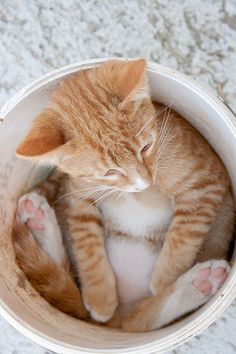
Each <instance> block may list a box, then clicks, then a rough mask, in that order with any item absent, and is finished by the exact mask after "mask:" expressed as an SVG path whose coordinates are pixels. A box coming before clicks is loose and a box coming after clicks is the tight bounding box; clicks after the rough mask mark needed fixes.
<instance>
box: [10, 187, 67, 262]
mask: <svg viewBox="0 0 236 354" xmlns="http://www.w3.org/2000/svg"><path fill="white" fill-rule="evenodd" d="M17 218H18V220H19V221H20V222H22V223H24V224H25V225H26V226H27V228H28V229H29V230H30V232H31V234H32V235H33V237H34V238H35V240H36V241H37V243H38V245H39V246H40V247H41V249H42V250H43V251H44V252H45V253H47V254H48V256H49V257H51V258H52V259H53V260H54V261H55V262H57V263H61V262H62V261H63V260H64V255H65V253H64V246H63V242H62V236H61V231H60V228H59V225H58V223H57V219H56V215H55V212H54V210H53V208H51V207H50V205H49V204H48V202H47V200H46V198H44V197H43V196H41V195H39V194H38V193H36V192H31V193H27V194H25V195H23V196H22V197H21V198H20V199H19V201H18V207H17Z"/></svg>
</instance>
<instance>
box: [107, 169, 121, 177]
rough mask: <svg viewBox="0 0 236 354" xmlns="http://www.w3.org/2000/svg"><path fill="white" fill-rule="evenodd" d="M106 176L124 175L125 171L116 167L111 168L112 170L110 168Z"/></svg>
mask: <svg viewBox="0 0 236 354" xmlns="http://www.w3.org/2000/svg"><path fill="white" fill-rule="evenodd" d="M104 176H105V177H121V176H123V173H122V172H121V171H119V170H117V169H116V168H111V169H110V170H108V171H107V172H106V173H105V175H104Z"/></svg>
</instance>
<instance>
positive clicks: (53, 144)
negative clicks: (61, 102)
mask: <svg viewBox="0 0 236 354" xmlns="http://www.w3.org/2000/svg"><path fill="white" fill-rule="evenodd" d="M64 145H65V139H64V136H63V133H62V131H61V129H60V124H59V123H58V122H57V120H56V119H55V112H53V111H51V110H49V109H48V110H45V111H44V112H42V113H41V114H40V115H39V116H38V117H37V118H36V119H35V121H34V122H33V125H32V127H31V129H30V131H29V133H28V134H27V136H26V137H25V139H24V140H23V141H22V143H21V144H20V145H19V146H18V148H17V150H16V155H17V156H20V157H24V158H28V159H32V160H35V161H39V162H40V161H42V162H44V161H45V162H46V161H48V162H50V161H51V162H56V160H58V158H59V156H60V155H62V150H63V146H64Z"/></svg>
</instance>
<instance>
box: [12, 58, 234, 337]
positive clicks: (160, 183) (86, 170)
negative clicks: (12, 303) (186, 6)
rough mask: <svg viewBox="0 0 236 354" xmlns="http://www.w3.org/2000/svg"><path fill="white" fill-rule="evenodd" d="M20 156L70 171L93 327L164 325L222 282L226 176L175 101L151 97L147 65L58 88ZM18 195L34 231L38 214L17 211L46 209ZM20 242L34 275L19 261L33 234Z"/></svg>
mask: <svg viewBox="0 0 236 354" xmlns="http://www.w3.org/2000/svg"><path fill="white" fill-rule="evenodd" d="M17 155H18V156H20V157H24V158H28V159H31V160H32V161H35V162H40V163H43V164H46V165H47V164H49V165H55V166H57V168H58V169H59V170H60V171H62V172H63V173H64V174H65V175H66V176H67V177H66V178H64V179H62V189H63V190H64V191H63V193H64V194H65V198H64V199H66V200H64V201H63V203H64V204H63V203H62V205H64V212H65V216H66V222H67V224H68V229H69V234H70V238H71V242H70V243H71V252H72V257H73V258H74V261H75V264H76V265H77V269H78V275H79V281H80V288H81V292H82V299H83V302H84V306H85V308H86V310H87V311H88V312H89V314H90V316H91V317H92V318H93V319H94V320H96V321H98V322H102V323H110V324H111V325H112V323H113V324H114V323H115V322H116V321H117V318H119V316H120V315H121V322H122V323H121V326H122V328H123V329H125V330H126V331H148V330H153V329H157V328H159V327H160V326H163V325H165V324H167V323H169V322H170V321H172V320H174V319H176V318H177V317H179V316H180V315H182V314H184V313H186V312H189V311H191V310H192V309H195V308H197V307H199V306H200V305H201V304H202V303H204V302H205V301H207V299H208V298H209V296H210V295H212V294H213V293H215V291H216V290H217V289H218V287H219V286H220V285H221V284H222V283H223V281H224V280H225V278H226V276H227V274H228V271H229V266H228V264H227V263H226V262H225V261H224V260H223V259H225V258H226V256H227V251H228V248H229V242H230V240H231V237H232V232H233V222H234V203H233V198H232V193H231V189H230V179H229V177H228V174H227V172H226V170H225V168H224V166H223V164H222V162H221V161H220V159H219V157H218V156H217V155H216V153H215V152H214V151H213V149H212V148H211V147H210V145H209V144H208V143H207V142H206V141H205V139H204V138H203V137H202V136H201V135H200V134H199V133H198V132H197V131H196V130H195V129H194V128H193V127H192V126H191V125H190V124H189V123H188V122H187V121H186V120H185V119H184V118H182V117H181V116H180V115H179V114H178V113H176V112H175V111H173V110H172V109H171V107H170V106H169V107H163V106H162V105H161V104H159V103H155V102H153V101H152V100H151V96H150V93H149V87H148V80H147V75H146V62H145V61H144V60H136V61H109V62H107V63H105V64H103V65H101V66H98V67H95V68H93V69H87V70H83V71H80V72H78V73H76V74H73V75H71V76H68V77H67V78H66V79H64V80H63V81H61V82H60V83H59V85H58V87H57V88H56V89H55V91H54V93H53V95H52V99H51V102H50V103H49V105H48V107H46V109H45V110H44V111H43V112H42V113H41V114H40V115H39V116H38V117H37V118H36V119H35V121H34V122H33V126H32V128H31V130H30V132H29V133H28V135H27V136H26V138H25V139H24V140H23V142H22V143H21V145H20V146H19V147H18V149H17ZM23 198H26V199H23V200H22V199H21V204H22V203H23V204H22V205H21V204H19V207H18V214H19V215H20V219H21V222H25V221H27V222H28V228H29V229H30V230H31V232H32V233H33V234H35V230H34V226H35V225H37V222H36V224H35V216H34V215H33V221H31V216H32V215H28V218H27V219H24V217H22V213H21V211H20V210H21V209H22V208H23V210H24V208H26V207H27V203H28V204H29V205H30V207H31V208H33V210H36V211H37V210H38V209H40V205H41V204H39V205H38V204H37V202H36V201H34V198H33V199H32V198H31V195H26V196H23ZM36 199H37V198H36ZM43 203H44V204H45V203H46V204H47V201H46V200H44V202H43ZM55 205H56V204H55ZM26 209H27V208H26ZM40 213H41V212H39V214H40ZM23 214H24V211H23ZM43 214H44V217H45V216H46V213H41V217H42V219H43ZM36 219H37V218H36ZM58 220H59V219H58ZM50 223H51V224H53V223H54V224H55V223H56V221H55V217H54V221H52V220H48V224H50ZM48 224H47V225H46V224H45V225H44V230H46V229H47V228H48V227H49V225H48ZM21 227H23V225H21ZM36 228H37V227H36ZM16 230H17V229H16ZM36 231H37V230H36ZM39 231H40V230H38V232H39ZM42 231H43V230H41V232H42ZM45 233H46V232H45ZM45 233H44V232H43V235H44V236H43V237H41V236H40V239H42V238H43V239H44V237H46V235H45ZM57 233H58V230H57ZM59 233H60V232H59ZM36 234H37V232H36ZM50 234H51V233H50ZM14 235H15V236H14V244H15V249H16V254H17V257H18V262H19V264H20V266H21V268H22V269H23V270H24V271H25V273H26V274H28V268H29V263H30V262H32V263H33V267H34V271H36V273H37V272H38V270H39V269H40V267H38V268H37V266H38V265H37V266H36V263H35V261H34V260H33V259H32V257H31V260H30V261H29V260H27V257H26V255H24V257H23V254H22V252H24V251H22V249H23V250H25V252H26V248H27V247H26V244H25V242H28V241H27V240H30V242H31V243H32V245H34V246H32V247H36V244H35V243H34V241H33V238H32V237H30V235H29V232H28V231H27V230H26V229H24V232H23V231H22V232H21V237H19V238H18V237H17V231H16V232H15V231H14ZM26 235H28V236H26ZM34 236H35V235H34ZM35 237H36V239H37V235H36V236H35ZM58 237H59V240H60V239H61V236H58ZM17 240H19V242H18V241H17ZM38 242H39V244H40V243H41V245H42V241H38ZM45 242H46V241H45ZM46 243H47V242H46ZM21 244H24V247H21ZM59 244H62V243H61V241H59ZM48 247H49V246H45V249H44V251H45V252H46V253H48ZM106 248H107V250H106ZM37 252H41V251H40V250H39V248H37ZM60 252H61V253H62V251H60ZM116 252H117V254H116ZM132 252H133V258H132V261H133V264H132V262H130V258H131V257H132ZM107 254H108V255H109V256H110V259H108V256H107ZM48 256H49V257H50V261H53V257H52V254H50V253H49V254H48ZM122 257H123V258H122ZM62 258H63V259H64V261H63V262H65V258H66V257H65V255H64V256H63V257H62ZM217 259H220V260H221V261H217ZM143 260H144V263H143V262H142V261H143ZM206 260H209V261H208V262H206V263H205V261H206ZM196 262H202V263H199V264H197V265H196V266H194V267H193V265H194V264H195V263H196ZM219 262H220V263H219ZM27 263H28V264H27ZM54 263H55V260H54ZM60 264H61V263H60ZM66 264H68V261H66ZM130 264H131V265H130ZM191 267H193V268H192V269H191ZM31 268H32V264H31ZM36 268H37V269H36ZM137 268H138V272H137ZM67 269H68V266H67ZM113 269H114V271H113ZM128 271H129V272H128ZM114 272H115V274H116V276H115V274H114ZM139 272H140V273H139ZM37 274H38V276H40V274H39V273H37ZM136 274H141V278H140V279H138V277H137V278H136ZM28 277H29V278H30V276H29V275H28ZM217 277H218V278H217ZM36 278H37V276H36ZM213 278H214V280H212V279H213ZM58 279H60V276H59V274H58ZM70 279H71V278H70ZM183 279H184V280H183ZM216 279H218V280H217V281H216ZM215 281H216V283H217V285H215V284H214V282H215ZM135 282H136V283H135ZM181 284H182V285H181ZM183 284H184V285H183ZM48 285H49V284H47V286H48ZM34 286H35V287H37V284H35V283H34ZM181 286H182V288H181ZM185 286H187V287H186V288H185ZM204 287H205V288H204ZM48 289H49V287H48V288H47V291H49V290H48ZM196 289H197V290H196ZM117 290H118V291H117ZM133 290H135V291H133ZM192 290H193V291H194V292H196V291H197V292H198V295H200V297H202V298H204V300H201V301H200V302H201V303H199V301H196V303H191V301H190V299H191V296H190V297H188V296H187V295H186V298H188V300H187V303H188V305H186V304H183V306H182V309H181V307H180V308H175V306H174V307H173V304H176V302H175V301H176V298H177V297H178V296H179V295H177V294H181V296H183V294H185V293H186V292H188V291H189V293H191V291H192ZM50 291H52V292H53V290H52V289H51V290H50ZM44 296H45V293H44ZM45 297H46V298H47V297H49V298H50V296H45ZM193 298H194V297H193ZM78 299H79V300H78V302H80V305H79V309H80V310H79V312H82V316H81V317H86V311H85V309H84V308H83V305H81V298H80V294H79V296H78ZM171 299H172V300H171ZM173 299H175V300H173ZM57 301H59V303H61V302H63V300H62V299H59V300H57ZM64 301H65V300H64ZM135 302H136V304H135V306H134V307H133V304H134V303H135ZM193 302H194V301H193ZM118 304H119V306H118ZM121 305H124V306H121ZM126 305H128V307H127V306H126ZM62 306H63V304H62ZM62 306H61V305H59V306H58V307H59V308H60V309H61V307H62ZM166 306H167V307H168V311H164V310H163V309H166ZM117 309H118V311H117ZM119 310H120V311H119ZM123 310H124V313H123ZM163 311H164V312H163ZM69 312H70V313H71V312H73V310H72V309H71V308H70V310H69ZM127 313H128V315H127ZM163 313H166V318H165V315H164V314H163ZM168 316H169V317H170V318H168ZM78 317H79V315H78ZM118 322H119V319H118ZM119 325H120V324H119Z"/></svg>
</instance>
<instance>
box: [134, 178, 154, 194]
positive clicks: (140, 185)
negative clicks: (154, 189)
mask: <svg viewBox="0 0 236 354" xmlns="http://www.w3.org/2000/svg"><path fill="white" fill-rule="evenodd" d="M150 185H151V183H150V181H148V180H146V179H143V178H142V177H140V176H138V177H136V179H135V188H136V189H137V190H138V191H143V190H145V189H147V188H148V187H150Z"/></svg>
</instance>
